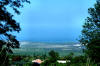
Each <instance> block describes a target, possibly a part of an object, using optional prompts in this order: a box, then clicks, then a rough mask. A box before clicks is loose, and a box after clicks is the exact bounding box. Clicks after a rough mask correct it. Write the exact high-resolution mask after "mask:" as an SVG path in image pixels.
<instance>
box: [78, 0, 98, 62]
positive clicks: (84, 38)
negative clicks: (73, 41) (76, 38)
mask: <svg viewBox="0 0 100 66" xmlns="http://www.w3.org/2000/svg"><path fill="white" fill-rule="evenodd" d="M88 13H89V15H90V16H89V17H87V19H86V20H85V23H84V25H83V30H82V35H81V39H80V42H81V43H82V44H83V45H84V46H85V47H86V50H85V52H86V54H87V55H88V57H89V58H91V60H92V61H93V62H96V63H98V62H100V59H99V58H100V53H99V50H100V1H99V0H98V1H97V2H96V4H95V5H94V8H89V9H88Z"/></svg>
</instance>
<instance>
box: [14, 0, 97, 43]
mask: <svg viewBox="0 0 100 66" xmlns="http://www.w3.org/2000/svg"><path fill="white" fill-rule="evenodd" d="M94 3H95V0H31V4H26V3H25V4H24V8H22V9H20V11H21V15H18V16H15V19H16V20H17V21H18V22H20V25H21V29H22V30H21V32H20V33H19V34H17V39H18V40H19V41H38V42H41V41H43V42H45V41H54V42H56V41H59V42H62V41H64V42H65V41H66V42H73V41H77V40H76V39H78V38H79V36H80V35H81V30H82V25H83V24H84V21H85V18H86V17H87V16H88V8H89V7H93V5H94Z"/></svg>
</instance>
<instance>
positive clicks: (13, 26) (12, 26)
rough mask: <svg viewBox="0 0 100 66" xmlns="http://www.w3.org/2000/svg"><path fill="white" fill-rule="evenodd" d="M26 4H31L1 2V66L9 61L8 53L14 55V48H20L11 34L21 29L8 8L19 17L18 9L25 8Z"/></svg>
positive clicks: (12, 0) (5, 0) (23, 0)
mask: <svg viewBox="0 0 100 66" xmlns="http://www.w3.org/2000/svg"><path fill="white" fill-rule="evenodd" d="M24 2H28V3H29V1H28V0H0V59H2V60H1V61H0V65H2V64H3V65H4V64H5V61H7V58H8V56H6V55H7V53H13V52H12V50H11V49H12V48H19V41H18V40H17V39H16V36H14V35H13V34H12V33H11V32H14V31H16V32H19V31H20V30H21V28H20V25H19V23H18V22H17V21H16V20H15V19H14V18H13V17H14V15H12V13H10V12H9V10H8V8H11V9H13V11H14V12H15V13H16V14H18V15H19V14H20V11H19V10H18V8H21V7H23V3H24ZM3 54H4V55H3ZM7 62H8V61H7Z"/></svg>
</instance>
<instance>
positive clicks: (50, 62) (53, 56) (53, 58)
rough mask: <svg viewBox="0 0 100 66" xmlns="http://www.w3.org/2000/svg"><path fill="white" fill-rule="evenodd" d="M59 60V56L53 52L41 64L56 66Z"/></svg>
mask: <svg viewBox="0 0 100 66" xmlns="http://www.w3.org/2000/svg"><path fill="white" fill-rule="evenodd" d="M58 58H59V54H58V53H57V52H55V51H53V50H51V51H50V52H49V57H48V59H46V60H45V62H44V63H43V64H42V65H43V66H47V65H50V66H56V64H57V59H58Z"/></svg>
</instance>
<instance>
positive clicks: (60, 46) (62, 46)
mask: <svg viewBox="0 0 100 66" xmlns="http://www.w3.org/2000/svg"><path fill="white" fill-rule="evenodd" d="M83 48H84V47H83V46H82V45H81V44H80V43H78V42H26V41H24V42H20V48H19V49H14V50H13V51H14V54H18V55H42V54H48V52H49V51H51V50H54V51H56V52H58V53H59V54H60V55H61V56H65V55H68V54H69V53H70V52H73V53H74V54H75V55H82V54H83V52H82V49H83Z"/></svg>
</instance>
